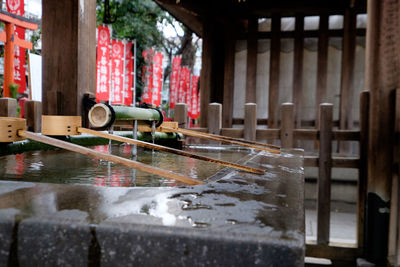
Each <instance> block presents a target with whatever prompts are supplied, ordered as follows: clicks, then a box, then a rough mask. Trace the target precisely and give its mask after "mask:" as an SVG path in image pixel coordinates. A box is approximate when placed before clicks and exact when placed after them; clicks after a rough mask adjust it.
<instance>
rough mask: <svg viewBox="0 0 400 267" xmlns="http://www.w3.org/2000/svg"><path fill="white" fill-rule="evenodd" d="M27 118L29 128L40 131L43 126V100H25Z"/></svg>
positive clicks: (32, 130) (36, 131)
mask: <svg viewBox="0 0 400 267" xmlns="http://www.w3.org/2000/svg"><path fill="white" fill-rule="evenodd" d="M25 119H26V126H27V129H28V130H29V131H31V132H35V133H39V132H41V127H42V102H39V101H33V100H28V101H26V102H25Z"/></svg>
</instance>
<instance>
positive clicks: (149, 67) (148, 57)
mask: <svg viewBox="0 0 400 267" xmlns="http://www.w3.org/2000/svg"><path fill="white" fill-rule="evenodd" d="M153 54H154V51H153V50H152V49H150V50H149V51H146V50H144V51H143V52H142V55H143V58H144V61H145V62H146V65H145V66H144V67H143V70H142V80H143V94H142V103H148V104H150V103H151V101H152V96H153V93H152V91H153V64H152V62H153Z"/></svg>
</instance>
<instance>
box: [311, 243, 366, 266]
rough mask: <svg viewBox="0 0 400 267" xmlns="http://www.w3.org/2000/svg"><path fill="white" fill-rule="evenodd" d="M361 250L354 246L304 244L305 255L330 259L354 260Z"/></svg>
mask: <svg viewBox="0 0 400 267" xmlns="http://www.w3.org/2000/svg"><path fill="white" fill-rule="evenodd" d="M361 255H362V254H361V250H360V249H358V248H356V247H354V246H347V247H345V246H344V244H343V246H333V245H330V246H326V245H316V244H309V243H307V245H306V256H308V257H315V258H325V259H330V260H347V261H353V262H355V261H356V259H357V258H358V257H360V256H361Z"/></svg>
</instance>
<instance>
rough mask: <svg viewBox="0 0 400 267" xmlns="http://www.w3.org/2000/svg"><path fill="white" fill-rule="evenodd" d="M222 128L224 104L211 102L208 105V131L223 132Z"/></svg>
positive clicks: (213, 132)
mask: <svg viewBox="0 0 400 267" xmlns="http://www.w3.org/2000/svg"><path fill="white" fill-rule="evenodd" d="M221 129H222V105H221V104H219V103H211V104H210V105H208V132H209V133H211V134H221Z"/></svg>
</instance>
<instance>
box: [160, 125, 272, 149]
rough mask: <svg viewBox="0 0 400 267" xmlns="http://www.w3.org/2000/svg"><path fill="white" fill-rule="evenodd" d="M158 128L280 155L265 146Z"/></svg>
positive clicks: (180, 130) (184, 130) (188, 131)
mask: <svg viewBox="0 0 400 267" xmlns="http://www.w3.org/2000/svg"><path fill="white" fill-rule="evenodd" d="M160 128H161V130H167V131H171V132H175V133H181V134H184V135H189V136H193V137H199V138H204V139H209V140H214V141H219V142H222V143H228V144H233V145H239V146H243V147H249V148H253V149H257V150H263V151H268V152H271V153H275V154H279V153H280V151H279V150H277V149H272V148H268V147H265V146H259V145H254V144H249V143H244V142H241V141H236V140H229V139H225V138H222V137H220V136H219V135H210V134H204V133H198V132H195V131H191V130H187V129H181V128H179V129H172V128H169V127H163V126H160Z"/></svg>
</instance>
